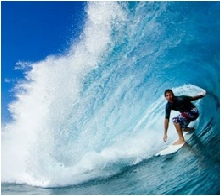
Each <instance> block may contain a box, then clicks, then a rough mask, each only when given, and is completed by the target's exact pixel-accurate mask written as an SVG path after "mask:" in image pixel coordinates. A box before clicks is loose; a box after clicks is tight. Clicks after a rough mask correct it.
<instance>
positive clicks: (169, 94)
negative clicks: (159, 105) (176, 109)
mask: <svg viewBox="0 0 221 196" xmlns="http://www.w3.org/2000/svg"><path fill="white" fill-rule="evenodd" d="M165 98H166V100H167V101H169V102H173V94H172V93H171V92H168V93H166V95H165Z"/></svg>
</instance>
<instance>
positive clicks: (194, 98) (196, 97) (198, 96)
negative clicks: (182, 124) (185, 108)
mask: <svg viewBox="0 0 221 196" xmlns="http://www.w3.org/2000/svg"><path fill="white" fill-rule="evenodd" d="M205 95H206V91H203V92H202V94H201V95H196V96H193V97H192V101H196V100H198V99H202V98H203V97H205Z"/></svg>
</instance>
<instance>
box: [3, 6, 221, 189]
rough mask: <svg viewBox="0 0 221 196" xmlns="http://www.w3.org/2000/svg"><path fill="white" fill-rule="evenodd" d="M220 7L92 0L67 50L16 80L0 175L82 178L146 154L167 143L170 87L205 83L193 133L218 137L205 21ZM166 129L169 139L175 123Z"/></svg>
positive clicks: (181, 90) (212, 37) (58, 180)
mask: <svg viewBox="0 0 221 196" xmlns="http://www.w3.org/2000/svg"><path fill="white" fill-rule="evenodd" d="M205 5H207V6H205ZM187 8H191V9H187ZM199 8H200V9H199ZM216 9H217V8H216V7H215V6H213V4H212V3H208V2H197V3H196V2H195V3H190V2H189V3H185V2H139V3H138V2H137V3H134V2H89V3H88V6H87V20H86V22H85V25H84V30H83V32H82V34H81V36H80V37H79V40H78V41H75V42H74V43H73V45H72V47H71V48H70V49H69V52H68V53H67V54H61V55H59V56H48V57H47V58H46V59H44V60H42V61H41V62H36V63H33V64H29V65H28V70H27V71H26V79H25V80H24V81H23V82H21V83H19V84H17V85H16V88H15V89H16V98H17V100H16V101H15V102H13V103H11V104H10V112H11V115H12V117H13V121H12V122H10V123H9V124H7V125H6V127H5V128H4V130H3V132H2V182H15V183H25V184H31V185H35V186H42V187H51V186H64V185H70V184H78V183H81V182H84V181H88V180H90V179H94V178H99V177H105V176H111V175H113V174H116V173H118V172H120V171H122V169H123V168H124V167H128V166H130V165H134V164H136V163H138V162H140V161H142V160H143V159H146V158H149V157H152V156H153V155H154V154H155V153H156V152H157V151H159V150H160V149H162V148H163V146H164V145H165V144H163V142H162V135H163V119H164V109H165V99H164V96H163V93H164V90H165V89H167V88H172V89H173V90H174V92H175V94H188V95H195V94H199V93H201V91H202V90H203V89H205V90H206V91H207V92H208V95H207V96H206V98H205V99H203V100H200V101H197V102H196V103H195V104H196V105H197V107H198V108H199V109H200V112H201V116H200V118H199V119H198V120H197V121H196V124H197V127H198V128H197V132H196V135H198V136H200V137H201V140H202V142H203V143H205V144H206V143H208V142H209V141H210V140H211V139H212V138H217V135H218V134H219V131H218V130H219V126H220V125H219V118H218V116H219V74H218V72H217V71H218V70H219V49H218V48H219V44H217V42H216V38H217V35H218V34H217V31H215V30H214V32H213V33H211V32H210V31H209V30H208V29H207V28H206V26H207V25H208V24H209V25H210V27H211V28H214V29H216V28H217V22H216V21H215V20H214V22H211V18H212V17H213V15H211V14H210V12H209V11H211V10H215V11H216ZM174 11H176V12H174ZM184 11H185V12H184ZM205 12H206V13H208V14H207V17H205V18H204V23H203V24H202V23H199V21H201V20H202V16H204V15H205ZM101 16H102V17H101ZM171 21H172V22H171ZM202 29H204V33H203V34H202V35H201V33H199V32H201V31H200V30H202ZM206 36H207V39H206V40H205V37H206ZM218 37H219V35H218ZM211 46H213V47H211ZM22 66H24V65H22ZM208 111H211V112H208ZM173 115H175V113H173ZM209 126H210V129H208V127H209ZM205 130H206V131H205ZM205 132H206V133H205ZM168 134H169V142H172V141H173V140H174V139H175V137H176V134H174V130H173V127H172V126H170V129H169V133H168ZM216 141H217V142H219V140H218V139H216ZM215 150H217V146H215V147H214V151H215ZM214 151H213V152H214ZM15 162H16V165H15V164H14V163H15Z"/></svg>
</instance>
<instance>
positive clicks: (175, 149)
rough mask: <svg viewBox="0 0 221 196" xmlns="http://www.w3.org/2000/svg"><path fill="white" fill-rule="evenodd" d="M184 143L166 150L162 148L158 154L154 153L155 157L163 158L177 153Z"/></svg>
mask: <svg viewBox="0 0 221 196" xmlns="http://www.w3.org/2000/svg"><path fill="white" fill-rule="evenodd" d="M184 144H185V143H183V144H178V145H173V144H171V145H169V146H167V147H166V148H164V149H163V150H161V151H160V152H158V153H156V154H155V156H163V155H167V154H172V153H175V152H177V151H178V150H179V149H180V148H182V147H183V145H184Z"/></svg>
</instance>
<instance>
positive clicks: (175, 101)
mask: <svg viewBox="0 0 221 196" xmlns="http://www.w3.org/2000/svg"><path fill="white" fill-rule="evenodd" d="M205 95H206V91H204V92H203V93H202V94H201V95H196V96H193V97H191V96H187V95H180V96H175V95H174V94H173V91H172V90H170V89H167V90H166V91H165V93H164V96H165V98H166V100H167V104H166V116H165V121H164V137H163V140H164V142H166V141H167V129H168V126H169V118H170V113H171V110H175V111H179V112H180V114H179V115H178V116H177V117H174V118H173V119H172V121H173V124H174V126H175V128H176V130H177V133H178V140H177V141H176V142H175V143H173V145H178V144H183V143H185V140H184V137H183V131H184V129H187V126H188V124H189V123H190V122H191V121H194V120H196V119H197V118H198V116H199V111H198V110H197V108H196V106H194V105H193V104H192V103H191V101H195V100H198V99H201V98H203V97H204V96H205Z"/></svg>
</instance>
